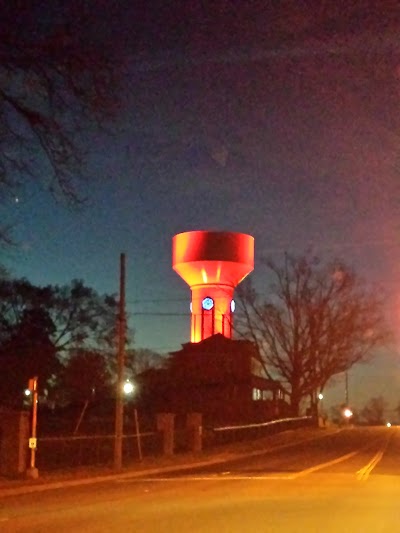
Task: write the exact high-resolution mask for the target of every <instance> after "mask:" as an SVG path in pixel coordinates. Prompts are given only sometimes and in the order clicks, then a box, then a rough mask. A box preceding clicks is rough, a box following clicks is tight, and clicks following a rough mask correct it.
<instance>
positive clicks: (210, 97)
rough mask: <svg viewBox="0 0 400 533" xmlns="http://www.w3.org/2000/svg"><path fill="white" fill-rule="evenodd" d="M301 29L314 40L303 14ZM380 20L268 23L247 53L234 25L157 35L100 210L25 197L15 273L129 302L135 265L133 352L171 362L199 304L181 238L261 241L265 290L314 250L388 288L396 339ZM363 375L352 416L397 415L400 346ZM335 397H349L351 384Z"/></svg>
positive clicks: (258, 274) (98, 178) (134, 67)
mask: <svg viewBox="0 0 400 533" xmlns="http://www.w3.org/2000/svg"><path fill="white" fill-rule="evenodd" d="M128 14H129V13H128ZM296 17H297V18H296ZM296 17H294V19H293V20H294V24H303V25H304V27H305V28H306V29H307V27H308V26H307V20H306V15H305V13H303V19H301V18H299V17H298V16H297V15H296ZM387 20H388V21H390V20H391V19H390V17H389V18H388V19H387ZM221 21H222V18H221V20H220V21H219V23H220V24H222V22H221ZM275 22H276V21H275ZM247 23H248V20H247ZM381 23H382V25H381V26H379V24H378V22H376V21H375V23H374V24H372V23H371V25H366V26H365V27H364V26H362V25H359V24H357V23H354V25H353V26H349V27H346V28H345V29H344V30H343V31H342V32H339V31H338V32H337V33H335V32H334V31H330V32H328V31H325V32H324V31H320V32H317V33H313V31H312V29H311V30H310V31H309V33H307V31H305V32H304V35H305V37H303V38H302V39H301V41H300V40H297V41H296V40H295V39H292V40H290V39H282V41H281V42H279V41H277V39H276V38H275V41H274V39H272V38H271V39H270V41H268V39H267V38H264V39H262V38H261V36H262V24H261V23H260V24H258V25H257V32H254V33H252V32H251V28H249V27H247V32H244V34H243V35H245V36H246V35H247V36H249V35H251V36H252V38H251V39H250V38H249V39H248V40H247V41H245V39H243V42H242V41H235V35H238V34H239V33H236V34H235V32H233V35H231V36H230V32H229V30H228V29H227V26H225V27H224V29H225V33H222V36H221V35H219V38H218V39H217V38H216V39H215V40H213V39H212V38H211V37H210V36H208V35H202V34H199V35H197V37H196V39H194V40H193V41H192V42H191V43H192V46H187V45H186V46H183V45H182V43H181V42H179V39H178V42H172V40H171V41H168V39H167V37H166V36H168V35H170V34H168V31H167V29H165V28H164V29H165V31H164V34H162V35H161V37H160V39H161V40H160V42H159V43H158V46H156V45H154V46H149V44H148V43H149V42H150V38H148V40H147V46H145V45H144V47H143V50H141V51H140V53H139V52H138V53H133V52H130V53H127V57H126V58H125V60H126V61H127V64H128V66H127V69H126V72H127V74H126V77H125V79H124V84H123V85H124V94H123V109H122V113H121V114H120V115H119V116H118V117H116V119H115V122H116V124H117V126H118V127H117V129H118V133H117V134H114V135H113V136H112V137H110V136H108V135H107V134H106V133H104V134H96V135H93V137H92V138H91V139H90V155H89V156H88V160H87V169H88V175H89V178H90V179H89V180H88V183H87V185H85V186H84V187H85V192H86V193H87V195H88V198H89V201H88V205H87V206H86V207H85V208H82V209H81V210H79V211H69V210H67V209H65V208H63V207H62V206H60V205H57V204H55V203H54V201H53V200H52V199H50V197H49V196H48V195H47V194H46V193H45V192H42V191H39V190H33V189H32V188H27V189H26V190H24V191H22V192H21V195H20V196H19V197H18V200H19V201H18V202H16V201H15V202H14V203H10V204H9V205H8V206H7V207H6V208H5V209H3V218H4V220H6V221H7V222H9V223H13V224H14V225H15V230H14V238H15V240H16V242H17V243H18V245H17V247H16V248H15V249H14V250H9V251H8V252H6V258H5V263H6V265H7V266H8V267H9V269H10V270H11V272H12V274H13V275H14V276H16V277H27V278H28V279H29V280H30V281H31V282H32V283H35V284H40V285H45V284H49V283H51V284H56V283H57V284H64V283H68V282H69V281H71V280H72V279H74V278H80V279H83V280H84V281H85V282H86V284H87V285H89V286H91V287H93V288H94V289H96V290H97V291H98V292H100V293H103V292H107V293H116V292H117V291H118V276H119V255H120V253H121V252H125V253H126V257H127V307H128V312H129V313H130V319H129V324H130V327H131V328H133V329H134V331H135V337H134V339H135V345H136V346H140V347H146V348H151V349H154V350H156V351H158V352H162V353H166V352H168V351H171V350H174V349H177V348H179V347H180V345H181V343H183V342H187V341H188V340H189V301H190V291H189V288H188V287H187V286H186V285H185V283H184V282H183V281H182V280H181V279H180V278H179V277H178V276H177V275H176V274H175V273H174V272H173V271H172V268H171V240H172V237H173V235H174V234H175V233H178V232H182V231H189V230H196V229H202V230H203V229H214V230H228V231H240V232H245V233H249V234H251V235H253V236H254V238H255V253H256V262H255V270H254V272H253V274H251V276H252V277H253V279H254V281H255V283H256V285H257V286H259V287H261V286H262V285H263V275H264V272H265V271H264V270H263V267H262V258H263V257H272V258H274V259H276V260H277V261H279V259H280V258H281V257H282V255H283V253H284V251H288V252H303V251H305V250H306V249H307V248H309V247H312V249H313V250H314V251H315V253H316V254H317V255H319V256H320V257H321V258H322V259H327V260H328V259H330V258H333V257H338V258H340V259H342V260H343V261H344V262H345V263H346V264H348V265H349V266H351V267H353V268H354V269H355V270H356V272H358V273H359V274H360V276H362V277H363V278H365V279H366V280H367V281H368V282H371V283H376V284H378V285H380V286H381V288H382V290H385V291H387V294H388V297H387V313H388V316H389V319H390V322H391V325H392V326H393V327H394V329H395V331H396V330H398V329H399V326H400V273H399V261H400V233H399V230H400V164H399V163H400V159H399V146H400V62H399V57H400V46H399V38H398V33H397V32H396V28H395V27H393V25H392V24H391V23H390V24H386V25H385V24H383V22H382V21H381ZM126 24H128V23H126ZM159 24H161V23H160V22H159ZM227 24H228V23H227ZM254 24H256V23H255V22H254ZM264 24H266V26H265V27H266V28H267V29H268V28H269V27H268V24H267V22H266V21H264ZM239 27H240V25H239V23H238V22H237V23H236V26H234V29H235V31H236V32H237V31H238V30H237V28H239ZM260 28H261V29H260ZM349 28H350V29H349ZM187 31H188V32H189V30H187ZM143 34H145V35H149V34H148V33H145V32H144V33H143ZM154 34H155V35H156V34H157V32H156V31H155V30H154ZM224 36H225V37H224ZM162 39H164V41H162ZM224 39H225V40H224ZM145 44H146V43H145ZM153 44H154V43H153ZM173 45H174V46H173ZM3 255H4V254H3ZM349 376H350V400H351V402H352V403H353V405H356V406H362V405H363V403H365V401H366V400H367V399H368V398H370V397H371V396H379V395H383V396H384V397H385V398H387V399H388V400H389V401H390V403H391V407H395V406H396V405H398V403H399V401H400V353H399V349H398V346H397V345H396V346H395V348H394V349H393V350H390V351H389V352H387V353H386V352H385V353H384V354H380V355H379V356H378V357H377V358H376V360H375V362H374V363H371V364H369V365H362V366H359V367H357V368H355V369H354V370H352V371H350V374H349ZM326 397H327V402H328V403H332V404H333V403H338V402H339V401H342V400H344V379H343V377H341V376H338V378H337V386H336V387H331V388H330V389H328V390H327V391H326Z"/></svg>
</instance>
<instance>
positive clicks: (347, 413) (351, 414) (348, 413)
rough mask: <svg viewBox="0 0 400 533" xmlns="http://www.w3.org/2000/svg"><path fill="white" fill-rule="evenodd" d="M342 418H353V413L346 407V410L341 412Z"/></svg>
mask: <svg viewBox="0 0 400 533" xmlns="http://www.w3.org/2000/svg"><path fill="white" fill-rule="evenodd" d="M343 416H344V417H345V418H347V419H349V418H351V417H352V416H353V411H352V410H351V409H349V408H348V407H346V409H345V410H344V411H343Z"/></svg>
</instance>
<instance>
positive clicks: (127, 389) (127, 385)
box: [123, 379, 135, 395]
mask: <svg viewBox="0 0 400 533" xmlns="http://www.w3.org/2000/svg"><path fill="white" fill-rule="evenodd" d="M134 390H135V386H134V385H133V383H132V382H131V381H129V379H127V380H126V381H125V383H124V386H123V391H124V394H127V395H130V394H132V393H133V391H134Z"/></svg>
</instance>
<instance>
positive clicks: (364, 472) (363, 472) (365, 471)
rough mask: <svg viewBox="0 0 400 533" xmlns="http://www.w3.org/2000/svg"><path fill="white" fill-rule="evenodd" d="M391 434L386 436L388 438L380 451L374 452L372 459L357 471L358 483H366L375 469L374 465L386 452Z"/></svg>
mask: <svg viewBox="0 0 400 533" xmlns="http://www.w3.org/2000/svg"><path fill="white" fill-rule="evenodd" d="M392 435H393V433H392V432H391V433H390V434H389V435H388V438H387V439H386V441H385V442H384V443H383V446H382V448H381V449H380V450H378V451H377V452H376V454H375V455H374V456H373V457H372V459H371V460H370V461H369V463H367V464H366V465H365V466H363V467H362V468H360V470H358V471H357V479H358V480H359V481H366V480H367V479H368V477H369V475H370V473H371V472H372V470H373V469H374V468H375V467H376V465H377V464H378V463H379V461H380V460H381V459H382V457H383V454H384V453H385V451H386V448H387V447H388V444H389V441H390V439H391V438H392Z"/></svg>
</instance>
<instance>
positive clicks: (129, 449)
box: [36, 416, 315, 471]
mask: <svg viewBox="0 0 400 533" xmlns="http://www.w3.org/2000/svg"><path fill="white" fill-rule="evenodd" d="M311 425H315V420H314V419H313V418H312V417H310V416H304V417H298V418H284V419H278V420H272V421H268V422H263V423H257V424H247V425H238V426H221V427H215V428H204V429H203V447H204V448H205V449H211V448H213V447H218V446H221V445H224V444H231V443H235V442H241V441H244V440H249V439H257V438H261V437H264V436H266V435H272V434H274V433H278V432H281V431H285V430H288V429H296V428H300V427H307V426H311ZM187 436H188V434H187V431H185V430H184V429H181V428H175V434H174V440H175V453H183V452H185V451H188V439H187ZM114 439H115V436H114V435H79V436H62V437H57V436H52V437H42V438H39V439H38V452H37V456H36V458H37V467H38V468H39V470H45V471H52V470H57V469H61V468H73V467H83V466H88V467H91V466H111V465H112V463H113V459H114ZM162 448H163V446H162V434H161V433H160V432H158V431H147V432H143V433H139V434H136V433H132V434H127V435H124V437H123V462H124V464H128V463H132V462H135V461H138V460H139V459H140V456H141V454H143V456H144V457H149V456H153V457H157V456H160V455H161V454H162Z"/></svg>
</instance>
